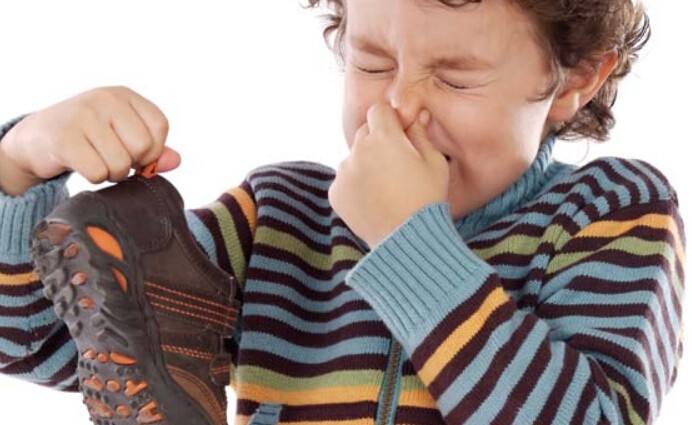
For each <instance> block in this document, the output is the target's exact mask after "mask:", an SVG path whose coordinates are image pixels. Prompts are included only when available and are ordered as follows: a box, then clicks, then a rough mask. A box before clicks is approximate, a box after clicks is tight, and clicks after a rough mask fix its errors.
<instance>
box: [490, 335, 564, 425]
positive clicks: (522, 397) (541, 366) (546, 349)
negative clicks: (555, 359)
mask: <svg viewBox="0 0 692 425" xmlns="http://www.w3.org/2000/svg"><path fill="white" fill-rule="evenodd" d="M550 351H551V350H550V344H549V343H548V342H547V341H544V342H542V343H541V344H540V346H539V347H538V351H537V353H536V354H535V355H534V357H533V359H532V360H531V363H530V364H529V366H528V367H527V368H526V369H525V370H524V373H523V375H522V377H521V378H519V380H518V382H517V385H516V386H515V387H514V388H513V389H512V391H511V392H510V394H509V397H508V401H507V403H505V405H504V407H503V408H502V409H501V410H500V412H499V413H498V414H497V416H495V419H494V420H493V421H492V422H491V424H493V425H503V424H511V423H512V422H513V421H514V419H515V418H516V417H517V414H518V413H519V411H520V410H521V406H523V405H524V403H525V402H526V399H527V398H528V397H529V394H531V391H533V389H534V386H535V385H536V383H537V382H538V379H539V378H540V377H541V375H542V374H543V373H544V372H545V370H546V368H547V367H548V363H549V362H550V354H551V353H550Z"/></svg>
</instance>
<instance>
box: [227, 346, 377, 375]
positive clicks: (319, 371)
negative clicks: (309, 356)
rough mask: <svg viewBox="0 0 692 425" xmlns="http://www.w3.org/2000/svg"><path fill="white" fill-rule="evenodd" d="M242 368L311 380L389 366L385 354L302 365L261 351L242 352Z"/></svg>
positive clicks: (349, 357)
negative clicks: (260, 368)
mask: <svg viewBox="0 0 692 425" xmlns="http://www.w3.org/2000/svg"><path fill="white" fill-rule="evenodd" d="M238 364H239V365H241V366H259V367H262V368H264V369H268V370H272V371H274V372H277V373H281V374H283V375H288V376H292V377H298V378H309V377H314V376H320V375H325V374H327V373H330V372H337V371H339V372H342V371H347V370H367V369H374V370H384V369H385V367H386V365H387V356H386V355H385V354H358V355H351V356H346V357H339V358H337V359H333V360H329V361H327V362H323V363H309V364H308V363H300V362H294V361H291V360H288V359H285V358H283V357H281V356H278V355H275V354H271V353H267V352H265V351H260V350H241V351H240V354H239V358H238Z"/></svg>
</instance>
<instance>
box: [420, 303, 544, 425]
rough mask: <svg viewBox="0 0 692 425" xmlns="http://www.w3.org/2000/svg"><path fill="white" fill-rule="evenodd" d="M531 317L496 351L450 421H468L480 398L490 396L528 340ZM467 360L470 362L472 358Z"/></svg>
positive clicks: (448, 420) (531, 325)
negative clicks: (484, 371) (524, 342)
mask: <svg viewBox="0 0 692 425" xmlns="http://www.w3.org/2000/svg"><path fill="white" fill-rule="evenodd" d="M529 318H530V316H527V318H526V319H525V320H523V321H522V323H521V325H519V327H518V328H517V329H516V331H515V332H514V333H513V334H512V336H511V337H510V339H509V341H508V342H507V343H506V344H505V345H504V346H503V347H502V348H501V349H500V350H499V351H498V352H497V353H496V355H495V357H493V360H492V362H491V364H490V367H489V368H488V370H487V371H486V373H485V375H484V376H483V378H481V379H480V380H479V381H478V383H477V384H476V385H475V386H474V387H473V389H472V390H471V391H470V392H469V393H468V394H467V395H466V396H465V397H464V398H462V399H461V400H460V401H459V403H458V404H457V405H456V406H455V407H454V408H453V409H452V410H451V411H450V412H449V414H448V415H447V422H448V423H459V424H461V423H464V422H466V421H467V420H468V419H469V417H470V416H471V415H472V414H473V412H475V411H476V409H477V408H478V400H485V399H486V398H488V396H489V395H490V393H491V392H492V390H493V389H494V388H495V385H496V384H497V382H498V380H499V379H500V377H501V376H502V372H504V370H505V368H506V367H507V365H508V364H509V363H511V361H512V359H513V358H514V356H515V355H516V353H517V351H518V350H519V347H521V344H522V342H523V341H525V340H526V338H527V336H528V334H529V333H530V332H531V329H533V325H534V324H535V321H532V320H528V319H529ZM466 360H467V363H468V360H470V358H467V359H466ZM459 370H463V369H458V370H457V371H456V372H455V373H454V374H456V375H458V373H459ZM442 374H443V373H440V375H442ZM447 381H448V382H451V381H452V379H451V378H447ZM445 389H446V387H445ZM431 392H432V391H431ZM433 394H434V395H435V396H436V397H439V396H440V395H441V394H442V393H441V392H437V391H435V392H434V393H433ZM498 407H499V406H498Z"/></svg>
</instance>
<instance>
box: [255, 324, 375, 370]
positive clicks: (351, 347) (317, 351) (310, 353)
mask: <svg viewBox="0 0 692 425" xmlns="http://www.w3.org/2000/svg"><path fill="white" fill-rule="evenodd" d="M243 349H245V350H259V351H265V352H268V353H273V354H275V355H277V356H280V357H283V358H285V359H288V360H291V361H293V362H297V363H303V364H319V363H325V362H328V361H331V360H335V359H338V358H341V357H347V356H354V355H362V354H383V355H384V354H387V352H388V349H389V339H388V338H379V337H363V338H351V339H348V340H345V341H340V342H338V343H336V344H333V345H329V346H327V347H323V348H312V347H302V346H300V345H296V344H293V343H291V342H288V341H286V340H285V339H281V338H278V337H275V336H273V335H269V334H265V333H260V332H249V331H243Z"/></svg>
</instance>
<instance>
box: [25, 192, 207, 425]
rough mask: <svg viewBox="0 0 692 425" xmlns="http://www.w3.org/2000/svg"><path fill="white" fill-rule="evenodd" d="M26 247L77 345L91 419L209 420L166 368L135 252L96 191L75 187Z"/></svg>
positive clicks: (159, 423)
mask: <svg viewBox="0 0 692 425" xmlns="http://www.w3.org/2000/svg"><path fill="white" fill-rule="evenodd" d="M31 253H32V258H33V260H34V263H35V265H36V272H37V273H38V275H39V277H40V278H41V280H42V282H43V284H44V295H45V296H46V297H47V298H49V299H50V300H51V301H52V302H53V305H54V310H55V313H56V314H57V316H58V317H59V318H60V319H62V320H63V321H64V322H65V324H66V325H67V326H68V329H69V332H70V334H71V336H72V338H73V340H74V341H75V344H76V346H77V350H78V355H79V359H78V364H77V375H78V377H79V385H80V391H81V392H82V394H83V395H84V404H86V406H87V408H88V410H89V413H90V415H91V420H92V422H93V423H94V424H96V425H130V424H137V425H139V424H156V425H211V422H210V421H209V420H208V419H207V418H206V415H205V414H203V413H202V409H201V408H200V407H199V405H198V404H197V403H196V402H195V401H193V400H191V399H190V398H189V397H188V396H187V395H186V394H185V393H184V391H183V390H182V389H180V387H178V386H177V384H176V383H175V381H174V380H173V379H172V378H171V376H170V375H169V374H168V371H167V369H166V367H165V363H164V357H163V353H162V351H161V348H160V342H159V334H158V325H157V324H156V320H155V318H154V313H153V310H152V308H151V307H150V306H149V303H148V301H147V299H146V297H145V295H144V292H143V276H142V272H141V269H140V267H139V258H140V255H139V252H138V250H137V248H136V245H135V243H134V241H132V240H131V238H130V237H129V236H128V235H126V234H125V233H124V232H122V231H121V229H120V226H119V225H118V219H117V217H115V216H114V214H113V213H112V212H111V211H109V210H108V209H107V207H106V205H105V204H104V203H103V202H101V201H100V200H99V198H98V195H95V194H93V193H90V192H85V193H80V194H78V195H76V196H74V197H72V198H71V199H70V200H69V201H68V202H66V203H64V204H62V205H60V206H59V207H58V208H56V209H55V210H54V211H53V212H52V213H51V214H50V215H49V216H48V217H46V218H45V219H44V220H42V221H41V222H39V223H38V224H37V225H36V227H35V228H34V230H33V233H32V248H31Z"/></svg>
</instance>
